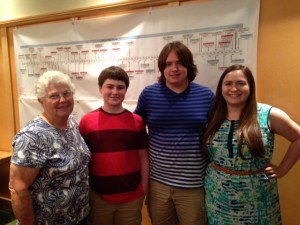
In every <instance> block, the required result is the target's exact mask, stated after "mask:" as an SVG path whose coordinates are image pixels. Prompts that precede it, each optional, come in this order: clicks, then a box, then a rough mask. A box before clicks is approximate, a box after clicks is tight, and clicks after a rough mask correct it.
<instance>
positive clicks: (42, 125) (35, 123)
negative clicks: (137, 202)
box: [9, 71, 90, 225]
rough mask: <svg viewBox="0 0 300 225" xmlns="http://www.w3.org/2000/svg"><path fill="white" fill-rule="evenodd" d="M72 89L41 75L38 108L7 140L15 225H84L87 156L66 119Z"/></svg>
mask: <svg viewBox="0 0 300 225" xmlns="http://www.w3.org/2000/svg"><path fill="white" fill-rule="evenodd" d="M74 89H75V87H74V84H73V83H72V82H71V80H70V78H69V76H68V75H65V74H63V73H61V72H59V71H48V72H45V73H44V74H43V75H42V76H41V77H40V78H39V80H38V81H37V84H36V88H35V91H36V95H37V99H38V101H39V102H40V103H41V106H42V107H43V109H44V110H43V112H42V114H41V115H39V116H37V117H36V118H35V119H33V120H32V121H30V122H29V123H28V124H27V125H26V126H25V127H24V128H23V129H22V130H21V131H20V132H19V133H18V134H17V135H16V136H15V138H14V140H13V148H14V150H13V155H12V158H11V165H10V180H9V189H10V192H11V201H12V207H13V211H14V214H15V216H16V218H17V220H18V222H19V223H20V224H21V225H27V224H28V225H29V224H30V225H32V224H68V225H69V224H80V225H82V224H87V215H88V213H89V196H88V195H89V183H88V163H89V161H90V152H89V149H88V147H87V145H86V144H85V142H84V140H83V138H82V137H81V135H80V133H79V131H78V124H77V122H76V121H75V119H74V117H73V116H72V115H71V113H72V111H73V107H74V99H73V94H74Z"/></svg>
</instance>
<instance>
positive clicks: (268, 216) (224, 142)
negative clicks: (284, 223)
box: [205, 104, 281, 225]
mask: <svg viewBox="0 0 300 225" xmlns="http://www.w3.org/2000/svg"><path fill="white" fill-rule="evenodd" d="M270 109H271V106H269V105H265V104H258V121H259V124H260V128H261V132H262V135H263V141H264V145H265V150H266V154H265V158H263V159H261V158H253V157H252V155H251V153H250V150H249V148H248V147H247V145H246V144H245V143H243V144H242V149H241V151H242V154H243V156H244V159H242V158H241V157H240V156H239V154H238V147H237V139H236V135H235V133H236V132H235V131H236V128H237V126H238V121H229V120H226V121H224V123H223V124H222V125H221V127H220V129H219V131H218V132H217V133H216V135H215V137H214V139H213V142H212V145H211V146H210V148H209V149H208V151H209V155H210V160H211V163H215V164H218V165H220V166H221V167H223V168H226V169H229V170H234V171H257V170H260V169H262V168H264V167H265V166H266V165H268V164H269V163H270V161H271V158H272V155H273V149H274V133H272V131H270V129H269V126H268V116H269V112H270ZM230 133H231V134H232V135H230ZM229 139H230V140H229ZM205 190H206V199H205V200H206V203H205V204H206V210H207V216H208V224H209V225H280V224H281V215H280V206H279V196H278V189H277V180H276V179H268V177H267V176H266V175H265V173H263V172H262V173H258V174H254V175H231V174H228V173H225V172H223V171H220V170H217V169H215V168H213V167H212V166H211V164H210V165H209V166H208V168H207V176H206V178H205Z"/></svg>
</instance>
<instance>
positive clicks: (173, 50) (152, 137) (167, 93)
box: [135, 41, 214, 225]
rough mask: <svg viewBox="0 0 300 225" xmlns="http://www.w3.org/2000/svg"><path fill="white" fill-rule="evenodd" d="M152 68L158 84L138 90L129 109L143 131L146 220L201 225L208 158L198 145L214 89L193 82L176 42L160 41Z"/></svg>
mask: <svg viewBox="0 0 300 225" xmlns="http://www.w3.org/2000/svg"><path fill="white" fill-rule="evenodd" d="M158 67H159V70H160V73H161V74H160V77H159V79H158V83H155V84H153V85H150V86H147V87H146V88H145V89H144V90H143V91H142V93H141V95H140V97H139V100H138V104H137V107H136V109H135V113H137V114H139V115H140V116H141V117H142V118H143V119H144V120H145V121H146V124H147V126H148V130H149V143H150V146H149V157H150V186H149V194H148V200H147V204H148V209H149V213H150V218H151V221H152V224H153V225H177V224H181V225H202V224H205V222H206V216H205V212H204V189H203V185H204V184H203V180H204V174H205V169H206V166H207V163H208V159H207V158H206V157H205V156H204V155H203V153H202V151H201V149H200V146H201V141H202V136H203V133H204V129H205V126H206V123H207V116H208V111H209V109H210V106H211V103H212V101H213V98H214V93H213V92H212V91H211V90H210V89H209V88H208V87H205V86H202V85H199V84H196V83H195V82H193V80H194V79H195V76H196V75H197V72H198V70H197V66H196V65H195V64H194V60H193V55H192V53H191V51H190V50H189V49H188V48H187V46H185V45H184V44H182V43H181V42H177V41H176V42H171V43H168V44H167V45H165V47H164V48H163V49H162V51H161V53H160V55H159V57H158Z"/></svg>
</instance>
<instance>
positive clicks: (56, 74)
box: [35, 70, 75, 99]
mask: <svg viewBox="0 0 300 225" xmlns="http://www.w3.org/2000/svg"><path fill="white" fill-rule="evenodd" d="M53 83H54V84H58V83H59V84H65V85H67V86H69V88H70V90H71V91H72V92H73V93H74V92H75V85H74V84H73V83H72V81H71V78H70V77H69V76H68V75H67V74H64V73H62V72H60V71H55V70H50V71H47V72H45V73H43V74H42V75H41V76H40V77H39V79H38V81H37V82H36V84H35V94H36V97H37V98H38V99H40V98H43V97H45V95H46V89H47V88H48V87H49V85H50V84H53Z"/></svg>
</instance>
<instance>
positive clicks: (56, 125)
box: [40, 113, 69, 131]
mask: <svg viewBox="0 0 300 225" xmlns="http://www.w3.org/2000/svg"><path fill="white" fill-rule="evenodd" d="M40 117H41V118H42V120H44V121H45V122H46V123H48V124H49V125H50V126H52V127H54V128H56V129H60V130H64V131H67V130H68V128H69V123H68V120H67V121H66V122H65V123H64V124H62V123H54V122H50V120H49V119H48V118H47V117H46V116H45V115H44V113H42V114H41V115H40Z"/></svg>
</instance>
